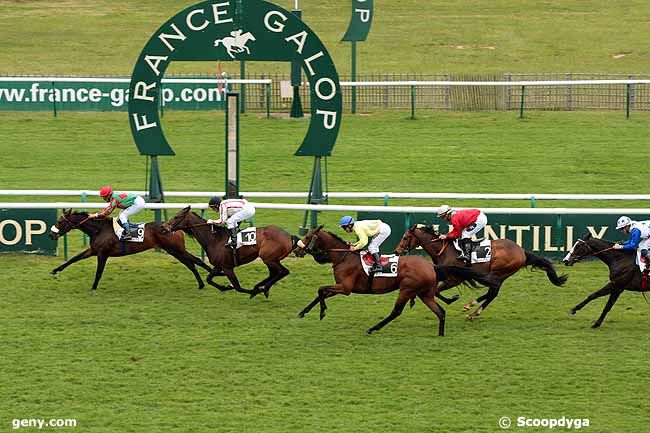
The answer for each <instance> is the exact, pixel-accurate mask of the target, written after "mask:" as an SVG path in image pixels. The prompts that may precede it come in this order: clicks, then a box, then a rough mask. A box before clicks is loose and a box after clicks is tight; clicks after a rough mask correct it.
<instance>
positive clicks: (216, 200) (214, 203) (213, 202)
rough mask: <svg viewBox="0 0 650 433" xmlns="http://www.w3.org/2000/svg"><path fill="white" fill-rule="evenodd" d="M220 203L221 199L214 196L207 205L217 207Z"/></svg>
mask: <svg viewBox="0 0 650 433" xmlns="http://www.w3.org/2000/svg"><path fill="white" fill-rule="evenodd" d="M219 204H221V199H220V198H219V197H217V196H214V197H212V198H211V199H210V203H208V206H210V207H217V206H219Z"/></svg>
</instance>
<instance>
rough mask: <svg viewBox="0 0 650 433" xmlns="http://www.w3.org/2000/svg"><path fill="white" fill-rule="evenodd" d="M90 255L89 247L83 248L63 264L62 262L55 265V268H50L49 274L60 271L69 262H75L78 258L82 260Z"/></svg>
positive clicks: (69, 263) (68, 264)
mask: <svg viewBox="0 0 650 433" xmlns="http://www.w3.org/2000/svg"><path fill="white" fill-rule="evenodd" d="M92 255H93V253H92V252H91V251H90V248H86V249H85V250H83V251H82V252H80V253H79V254H77V255H76V256H74V257H73V258H71V259H70V260H68V261H67V262H65V263H64V264H62V265H60V266H57V267H56V268H54V269H52V270H51V271H50V274H52V275H56V274H57V273H58V272H61V271H62V270H64V269H65V268H67V267H68V266H70V265H71V264H73V263H76V262H78V261H79V260H83V259H87V258H88V257H92Z"/></svg>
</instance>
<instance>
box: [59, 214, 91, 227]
mask: <svg viewBox="0 0 650 433" xmlns="http://www.w3.org/2000/svg"><path fill="white" fill-rule="evenodd" d="M62 216H63V219H64V220H66V221H67V222H69V223H70V224H72V228H73V229H76V228H79V227H81V225H82V224H83V223H85V222H86V221H88V220H89V219H90V215H89V216H87V217H86V218H85V219H83V220H82V221H81V222H79V223H77V224H75V223H73V222H72V221H70V220H69V219H68V217H67V216H66V214H62Z"/></svg>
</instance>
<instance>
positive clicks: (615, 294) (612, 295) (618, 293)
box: [591, 289, 623, 328]
mask: <svg viewBox="0 0 650 433" xmlns="http://www.w3.org/2000/svg"><path fill="white" fill-rule="evenodd" d="M621 293H623V289H613V290H612V293H610V295H609V299H608V300H607V304H605V308H603V312H602V313H600V317H599V318H598V320H596V321H595V322H594V324H593V325H591V327H592V328H599V327H600V325H602V323H603V320H605V316H607V313H609V310H611V309H612V307H613V306H614V304H615V303H616V301H617V300H618V297H619V296H621Z"/></svg>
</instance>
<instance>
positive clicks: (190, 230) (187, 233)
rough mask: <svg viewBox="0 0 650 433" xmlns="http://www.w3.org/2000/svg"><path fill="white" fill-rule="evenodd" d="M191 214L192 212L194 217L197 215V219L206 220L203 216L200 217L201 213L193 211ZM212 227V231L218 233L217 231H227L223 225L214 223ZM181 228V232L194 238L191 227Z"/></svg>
mask: <svg viewBox="0 0 650 433" xmlns="http://www.w3.org/2000/svg"><path fill="white" fill-rule="evenodd" d="M192 214H193V215H194V216H195V217H197V218H198V219H200V220H201V221H202V222H205V221H206V220H205V219H203V218H202V217H201V215H199V214H197V213H196V212H194V211H193V212H192ZM213 228H214V231H215V232H217V233H218V232H226V231H227V229H226V228H225V227H222V226H218V225H214V226H213ZM181 230H182V231H183V233H185V234H186V235H188V236H189V237H190V238H192V239H194V238H195V236H194V232H193V231H192V227H183V228H182V229H181Z"/></svg>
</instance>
